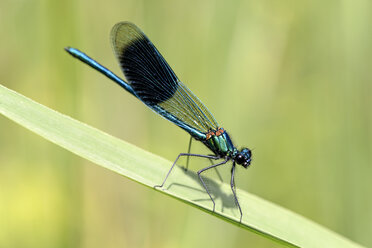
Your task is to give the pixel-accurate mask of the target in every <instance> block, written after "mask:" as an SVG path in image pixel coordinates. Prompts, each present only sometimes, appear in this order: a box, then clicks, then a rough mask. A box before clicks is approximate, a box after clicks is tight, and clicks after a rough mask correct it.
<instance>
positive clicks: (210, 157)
mask: <svg viewBox="0 0 372 248" xmlns="http://www.w3.org/2000/svg"><path fill="white" fill-rule="evenodd" d="M182 156H191V157H199V158H209V159H219V157H216V156H208V155H202V154H193V153H180V154H178V156H177V158H176V160H175V161H174V162H173V164H172V167H171V168H170V169H169V171H168V173H167V175H166V176H165V178H164V181H163V183H162V184H161V185H155V186H154V188H157V187H160V188H162V187H163V186H164V184H165V181H167V178H168V176H169V174H170V173H171V171H172V170H173V168H174V166H175V165H176V163H177V161H178V159H179V158H180V157H182Z"/></svg>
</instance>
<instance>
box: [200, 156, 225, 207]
mask: <svg viewBox="0 0 372 248" xmlns="http://www.w3.org/2000/svg"><path fill="white" fill-rule="evenodd" d="M227 161H229V159H226V160H225V161H222V162H220V163H217V164H214V165H211V166H208V167H206V168H204V169H201V170H200V171H198V176H199V179H200V181H201V182H202V184H203V186H204V188H205V191H207V193H208V195H209V198H211V200H212V202H213V212H214V210H215V207H216V203H215V202H214V200H213V198H212V196H211V194H210V193H209V190H208V188H207V186H206V185H205V183H204V180H203V178H202V177H201V175H200V174H201V173H202V172H204V171H206V170H209V169H212V168H215V167H217V166H220V165H223V164H226V163H227Z"/></svg>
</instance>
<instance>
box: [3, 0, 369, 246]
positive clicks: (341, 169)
mask: <svg viewBox="0 0 372 248" xmlns="http://www.w3.org/2000/svg"><path fill="white" fill-rule="evenodd" d="M123 20H127V21H131V22H134V23H136V24H137V25H138V26H140V27H141V28H142V29H143V30H144V32H145V33H146V34H147V35H148V36H149V37H150V39H151V40H152V41H153V43H154V44H155V45H156V46H157V47H158V49H159V50H160V52H161V53H162V54H163V55H164V57H165V58H166V59H167V61H168V63H169V64H170V65H171V66H172V68H173V69H174V70H175V72H176V74H177V75H178V77H179V78H180V79H181V80H182V81H183V82H185V83H186V84H187V85H188V86H189V88H190V89H191V90H192V91H193V92H194V93H195V94H196V95H197V96H198V97H199V98H200V99H201V100H202V101H203V102H204V103H205V104H206V105H207V106H208V108H209V109H210V110H211V111H212V113H213V114H214V115H215V118H216V119H217V120H218V121H219V123H220V124H221V125H222V126H223V127H224V128H225V129H227V130H228V131H229V132H230V134H231V136H232V139H233V140H234V142H235V143H236V144H237V145H239V146H243V145H245V146H248V147H250V148H253V149H254V150H253V152H254V161H253V165H252V167H251V168H249V169H248V171H245V170H243V169H239V171H238V175H237V184H238V186H239V187H240V188H241V189H244V190H246V191H249V192H251V193H254V194H256V195H258V196H260V197H262V198H265V199H267V200H270V201H272V202H275V203H277V204H279V205H281V206H283V207H286V208H288V209H290V210H292V211H294V212H297V213H299V214H301V215H303V216H306V217H307V218H309V219H312V220H314V221H316V222H318V223H320V224H321V225H324V226H326V227H328V228H330V229H332V230H334V231H336V232H338V233H340V234H342V235H344V236H346V237H348V238H350V239H352V240H354V241H357V242H359V243H361V244H363V245H365V246H370V247H371V246H372V236H371V232H372V181H371V180H372V110H371V107H372V94H371V93H372V84H371V82H372V76H371V75H372V73H371V70H372V27H371V26H372V2H371V1H367V0H338V1H334V0H329V1H320V0H315V1H314V0H312V1H221V0H209V1H196V0H189V1H165V0H159V1H151V0H142V1H137V0H120V1H119V0H106V1H96V0H65V1H52V0H16V1H14V0H2V1H1V2H0V37H1V38H0V83H1V84H4V85H5V86H7V87H9V88H11V89H13V90H16V91H18V92H20V93H22V94H24V95H26V96H28V97H30V98H32V99H34V100H36V101H38V102H40V103H42V104H44V105H46V106H49V107H51V108H53V109H56V110H58V111H60V112H62V113H64V114H67V115H70V116H72V117H73V118H76V119H78V120H81V121H83V122H85V123H88V124H90V125H92V126H94V127H97V128H99V129H101V130H104V131H106V132H108V133H110V134H112V135H114V136H117V137H120V138H121V139H123V140H126V141H128V142H130V143H133V144H135V145H137V146H139V147H142V148H144V149H146V150H149V151H151V152H153V153H155V154H159V155H161V156H163V157H165V158H167V159H169V160H172V161H173V160H174V159H175V157H176V156H177V154H178V153H179V152H185V151H186V150H187V144H188V135H187V134H186V133H185V132H184V131H182V130H181V129H179V128H178V127H176V126H175V125H173V124H171V123H169V122H167V121H165V120H164V119H162V118H160V117H158V116H156V115H155V114H154V113H153V112H152V111H150V110H149V109H147V108H146V107H145V106H144V105H143V104H142V103H141V102H140V101H138V100H136V99H135V98H134V97H132V96H131V95H130V94H128V93H126V92H125V91H123V90H122V89H121V88H119V87H118V86H116V85H114V84H113V83H111V82H110V81H109V80H108V79H106V78H105V77H103V76H102V75H100V74H98V73H96V72H95V71H93V70H92V69H90V68H88V67H87V66H85V65H83V64H82V63H80V62H78V61H76V60H74V59H73V58H72V57H70V56H69V55H68V54H67V53H66V52H65V51H64V50H63V47H65V46H74V47H77V48H80V49H82V50H83V51H85V52H86V53H88V54H89V55H91V56H92V57H93V58H95V59H97V60H98V61H100V62H101V63H103V64H104V65H105V66H107V67H108V68H111V69H112V70H113V71H114V72H116V73H118V74H119V75H121V73H120V69H119V67H118V65H117V62H116V60H115V58H114V56H113V54H112V51H111V45H110V42H109V32H110V30H111V27H112V26H113V25H114V24H115V23H117V22H119V21H123ZM193 151H194V152H203V151H204V150H203V148H202V147H201V146H198V145H196V146H194V147H193ZM198 168H200V167H198V165H197V164H195V163H193V165H192V169H193V170H197V169H198ZM222 173H223V174H224V175H225V176H228V173H229V169H228V168H227V169H226V170H222ZM170 180H171V179H170ZM273 221H275V220H273ZM202 246H206V247H212V246H213V247H245V246H249V247H275V246H277V244H274V243H272V242H271V241H270V240H266V239H264V238H262V237H260V236H257V235H255V234H253V233H250V232H248V231H246V230H241V229H239V228H237V227H236V226H233V225H231V224H228V223H226V222H223V221H221V220H220V219H217V218H213V217H211V216H210V215H208V214H205V213H203V212H201V211H198V210H197V209H194V208H192V207H190V206H186V205H185V204H183V203H181V202H178V201H175V200H174V199H171V198H169V197H166V196H164V195H162V194H159V193H157V192H155V191H154V190H151V189H149V188H145V187H143V186H142V185H139V184H137V183H134V182H132V181H129V180H128V179H126V178H123V177H121V176H119V175H117V174H115V173H113V172H110V171H107V170H105V169H103V168H100V167H99V166H96V165H94V164H91V163H90V162H87V161H85V160H84V159H81V158H79V157H77V156H75V155H73V154H71V153H70V152H67V151H65V150H63V149H62V148H60V147H57V146H55V145H53V144H51V143H50V142H48V141H45V140H43V139H42V138H41V137H39V136H37V135H35V134H33V133H31V132H29V131H28V130H26V129H24V128H22V127H20V126H18V125H16V124H15V123H13V122H12V121H9V120H8V119H6V118H4V117H0V247H202Z"/></svg>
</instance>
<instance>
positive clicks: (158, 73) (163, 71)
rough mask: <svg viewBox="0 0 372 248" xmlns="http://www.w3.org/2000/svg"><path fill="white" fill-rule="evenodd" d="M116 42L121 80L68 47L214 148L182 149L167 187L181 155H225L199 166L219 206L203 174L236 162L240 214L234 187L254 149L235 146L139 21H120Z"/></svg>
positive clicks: (113, 38) (70, 50) (115, 30)
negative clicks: (204, 151)
mask: <svg viewBox="0 0 372 248" xmlns="http://www.w3.org/2000/svg"><path fill="white" fill-rule="evenodd" d="M111 42H112V46H113V50H114V53H115V55H116V58H117V59H118V61H119V64H120V67H121V69H122V71H123V73H124V75H125V78H126V80H127V81H124V80H122V79H121V78H119V77H118V76H116V75H115V74H114V73H113V72H111V71H110V70H108V69H107V68H105V67H104V66H102V65H100V64H99V63H98V62H97V61H95V60H93V59H92V58H90V57H89V56H88V55H86V54H85V53H83V52H81V51H79V50H77V49H75V48H70V47H67V48H65V50H66V51H67V52H68V53H70V54H71V55H72V56H74V57H76V58H78V59H79V60H81V61H82V62H84V63H86V64H88V65H89V66H91V67H93V68H94V69H96V70H98V71H99V72H101V73H103V74H104V75H106V76H107V77H108V78H110V79H112V80H113V81H114V82H116V83H117V84H118V85H120V86H121V87H123V88H124V89H125V90H127V91H128V92H129V93H131V94H132V95H134V96H135V97H137V98H138V99H139V100H141V101H142V102H143V103H144V104H146V105H147V106H148V107H149V108H151V109H152V110H154V111H155V112H156V113H158V114H159V115H161V116H162V117H164V118H165V119H167V120H169V121H171V122H173V123H174V124H176V125H177V126H179V127H181V128H182V129H184V130H185V131H186V132H188V133H189V134H190V135H191V137H192V138H194V139H196V140H198V141H201V142H202V143H203V144H204V145H206V146H207V147H208V148H209V149H210V150H211V151H212V152H213V155H201V154H192V153H190V152H188V153H181V154H179V155H178V157H177V159H176V160H175V161H174V163H173V165H172V167H171V168H170V170H169V171H168V173H167V175H166V177H165V179H164V181H163V182H162V184H161V185H158V186H159V187H163V186H164V184H165V182H166V180H167V178H168V176H169V174H170V172H171V171H172V169H173V168H174V166H175V164H176V162H177V160H178V159H179V158H180V157H181V156H187V157H202V158H207V159H213V160H219V159H222V160H223V161H222V162H219V163H217V164H213V165H211V166H208V167H206V168H203V169H201V170H199V171H198V176H199V179H200V181H201V182H202V184H203V186H204V188H205V190H206V191H207V193H208V195H209V197H210V199H211V200H212V202H213V211H214V209H215V202H214V200H213V198H212V196H211V194H210V193H209V191H208V188H207V187H206V185H205V183H204V181H203V178H202V177H201V173H202V172H204V171H206V170H208V169H211V168H215V167H217V166H220V165H223V164H226V163H227V162H228V161H232V168H231V190H232V192H233V195H234V199H235V202H236V204H237V206H238V208H239V211H240V219H241V217H242V211H241V208H240V205H239V201H238V198H237V196H236V192H235V180H234V174H235V165H236V164H239V165H242V166H243V167H244V168H248V166H249V165H250V163H251V157H252V154H251V151H250V150H249V149H248V148H243V149H241V150H238V149H237V148H236V147H235V146H234V145H233V143H232V141H231V139H230V137H229V135H228V133H227V132H226V131H225V130H224V129H223V128H222V127H220V126H219V125H218V124H217V121H216V120H215V119H214V117H213V115H212V114H211V113H210V112H209V110H208V109H207V107H206V106H205V105H204V104H203V103H202V102H201V101H200V100H199V99H198V98H197V97H196V96H195V95H194V94H193V93H192V92H191V91H190V90H189V89H188V88H187V87H186V86H185V85H184V84H183V83H182V82H181V81H180V80H179V79H178V78H177V76H176V74H175V73H174V72H173V70H172V69H171V68H170V66H169V65H168V63H167V62H166V61H165V59H164V58H163V56H162V55H161V54H160V53H159V51H158V50H157V49H156V47H155V46H154V45H153V44H152V42H151V41H150V40H149V39H148V38H147V37H146V35H145V34H144V33H143V32H142V31H141V30H140V29H139V28H138V27H137V26H135V25H134V24H132V23H129V22H120V23H118V24H116V25H115V26H114V27H113V29H112V31H111ZM190 145H191V140H190ZM190 145H189V150H190Z"/></svg>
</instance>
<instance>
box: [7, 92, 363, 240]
mask: <svg viewBox="0 0 372 248" xmlns="http://www.w3.org/2000/svg"><path fill="white" fill-rule="evenodd" d="M0 113H2V114H3V115H5V116H6V117H8V118H9V119H11V120H13V121H15V122H17V123H18V124H20V125H21V126H24V127H25V128H27V129H29V130H31V131H33V132H35V133H37V134H39V135H40V136H42V137H44V138H45V139H47V140H50V141H52V142H53V143H55V144H57V145H59V146H61V147H63V148H65V149H67V150H69V151H71V152H73V153H75V154H77V155H79V156H81V157H83V158H86V159H88V160H90V161H92V162H93V163H96V164H97V165H100V166H102V167H105V168H107V169H109V170H112V171H114V172H116V173H118V174H120V175H123V176H125V177H127V178H129V179H132V180H134V181H136V182H139V183H141V184H143V185H145V186H148V187H150V188H153V187H154V185H158V184H160V183H161V182H162V180H163V179H164V176H165V175H166V173H167V171H168V170H169V168H170V166H171V164H172V163H171V162H170V161H168V160H165V159H163V158H161V157H159V156H156V155H154V154H151V153H149V152H147V151H144V150H142V149H140V148H138V147H136V146H134V145H131V144H128V143H126V142H124V141H122V140H120V139H117V138H115V137H113V136H110V135H108V134H106V133H104V132H102V131H100V130H97V129H95V128H92V127H90V126H88V125H86V124H84V123H81V122H79V121H76V120H74V119H72V118H70V117H68V116H66V115H63V114H60V113H58V112H56V111H54V110H52V109H49V108H47V107H45V106H43V105H41V104H39V103H36V102H34V101H32V100H30V99H28V98H26V97H24V96H22V95H20V94H18V93H16V92H14V91H12V90H9V89H7V88H5V87H4V86H1V85H0ZM2 131H4V130H2ZM207 181H208V182H207V185H208V187H209V188H210V189H211V191H212V192H213V197H214V199H215V201H216V211H215V212H212V203H211V201H210V200H208V199H209V198H208V195H207V194H206V193H205V191H204V190H203V188H202V186H201V185H200V183H199V180H198V179H197V175H196V174H195V173H193V172H190V171H188V172H185V171H184V170H183V169H181V168H179V167H176V168H175V169H174V171H173V172H172V174H171V176H170V178H169V179H168V182H167V184H166V185H165V186H164V188H163V189H155V190H158V191H159V192H162V193H164V194H167V195H169V196H172V197H174V198H176V199H178V200H181V201H183V202H184V203H186V204H189V205H191V206H194V207H197V208H199V209H201V210H203V211H205V212H207V213H209V214H211V215H214V216H216V217H219V218H221V219H223V220H225V221H228V222H230V223H233V224H235V225H238V226H239V227H241V228H245V229H248V230H250V231H253V232H255V233H257V234H259V235H262V236H264V237H267V238H270V239H272V240H274V241H276V242H279V243H282V244H284V245H287V246H300V247H361V246H359V245H358V244H356V243H354V242H352V241H350V240H348V239H346V238H344V237H342V236H340V235H338V234H336V233H334V232H332V231H330V230H328V229H326V228H324V227H322V226H320V225H318V224H316V223H314V222H312V221H310V220H308V219H306V218H304V217H302V216H300V215H298V214H295V213H293V212H291V211H289V210H287V209H284V208H282V207H280V206H278V205H275V204H273V203H271V202H268V201H266V200H264V199H261V198H259V197H257V196H255V195H252V194H249V193H247V192H245V191H242V190H239V189H237V194H238V197H239V201H240V204H241V207H242V211H243V219H242V222H241V223H239V218H240V214H239V212H238V210H237V209H236V207H235V205H234V201H233V198H232V193H231V189H230V186H229V184H224V183H220V182H217V181H215V180H212V179H207ZM211 228H213V227H211Z"/></svg>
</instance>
